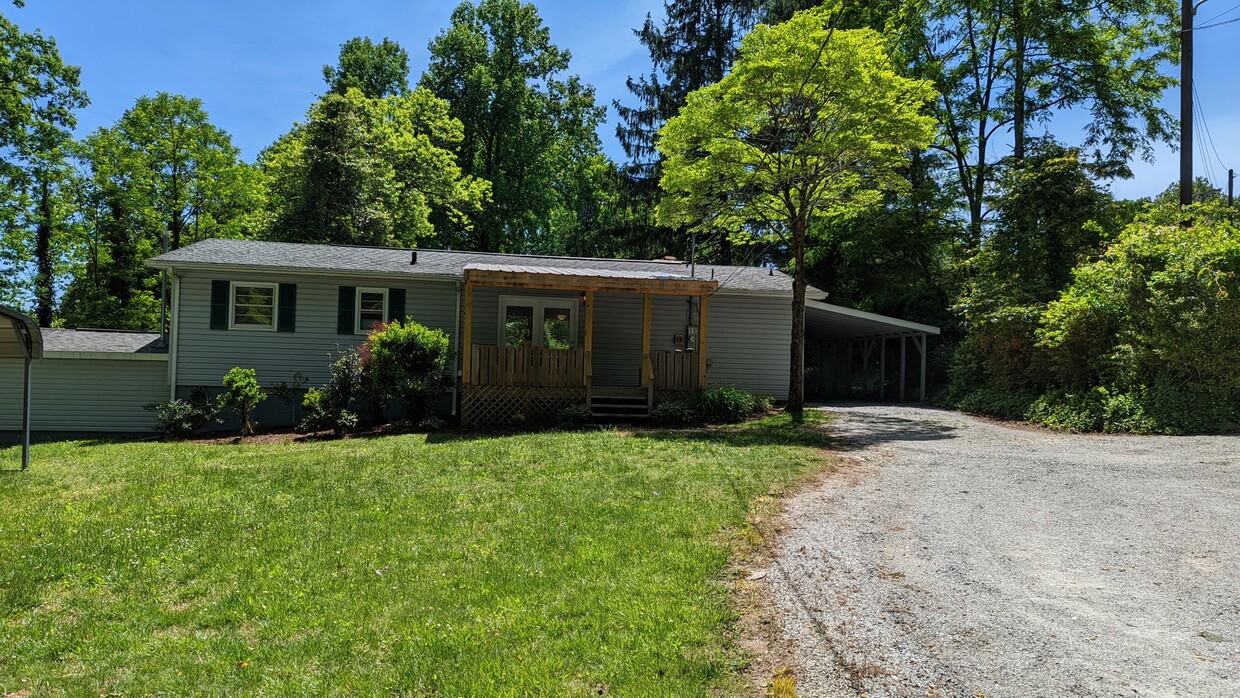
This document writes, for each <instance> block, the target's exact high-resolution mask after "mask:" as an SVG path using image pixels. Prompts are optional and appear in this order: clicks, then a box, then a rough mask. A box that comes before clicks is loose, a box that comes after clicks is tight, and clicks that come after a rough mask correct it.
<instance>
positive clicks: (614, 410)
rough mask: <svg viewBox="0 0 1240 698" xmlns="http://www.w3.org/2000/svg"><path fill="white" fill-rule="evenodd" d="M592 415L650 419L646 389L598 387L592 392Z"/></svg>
mask: <svg viewBox="0 0 1240 698" xmlns="http://www.w3.org/2000/svg"><path fill="white" fill-rule="evenodd" d="M590 413H591V414H593V415H594V416H596V417H649V416H650V407H649V404H648V403H647V402H646V389H645V388H630V387H626V386H597V387H595V388H594V389H593V390H592V391H591V392H590Z"/></svg>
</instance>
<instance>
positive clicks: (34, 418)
mask: <svg viewBox="0 0 1240 698" xmlns="http://www.w3.org/2000/svg"><path fill="white" fill-rule="evenodd" d="M32 368H33V370H32V372H31V376H32V377H31V401H30V406H31V407H30V413H31V419H30V427H31V429H32V430H34V431H79V432H94V431H111V432H122V431H130V432H134V431H150V430H151V429H153V428H154V425H155V419H154V415H153V414H152V413H150V412H147V411H146V410H144V409H142V407H143V405H146V404H148V403H152V402H163V401H166V400H167V399H168V362H167V361H166V360H163V359H162V357H161V359H157V360H137V361H135V360H116V359H60V358H45V359H41V360H38V361H35V362H34V365H33V367H32ZM21 407H22V362H21V361H17V360H7V359H0V431H12V430H17V429H21V424H22V415H21Z"/></svg>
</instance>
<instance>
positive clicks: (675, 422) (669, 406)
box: [650, 400, 700, 427]
mask: <svg viewBox="0 0 1240 698" xmlns="http://www.w3.org/2000/svg"><path fill="white" fill-rule="evenodd" d="M650 421H651V422H653V423H655V424H658V425H659V426H664V427H683V426H686V425H689V424H694V423H696V422H698V421H700V420H699V419H698V414H697V411H696V410H694V409H693V405H691V404H689V401H688V400H664V401H663V402H660V403H659V404H657V405H655V406H654V409H653V410H651V411H650Z"/></svg>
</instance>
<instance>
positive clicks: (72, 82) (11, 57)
mask: <svg viewBox="0 0 1240 698" xmlns="http://www.w3.org/2000/svg"><path fill="white" fill-rule="evenodd" d="M80 72H81V71H80V69H79V68H77V67H76V66H71V65H65V63H64V61H62V60H61V57H60V52H59V50H57V48H56V42H55V41H54V40H53V39H51V38H48V37H45V36H43V35H42V34H41V33H39V32H34V33H25V32H23V31H21V30H20V29H19V28H18V27H17V25H16V24H14V23H13V22H11V21H9V20H8V19H7V18H5V17H4V16H3V15H0V75H3V76H4V86H3V87H0V191H2V192H3V193H4V195H5V196H4V198H3V200H2V201H0V224H3V225H4V226H5V228H4V229H2V230H0V257H2V258H4V260H5V266H6V267H8V269H6V274H5V276H6V277H15V278H21V279H24V280H28V283H26V284H22V283H20V282H15V281H14V278H9V279H7V280H6V282H5V283H4V284H3V286H4V287H7V288H0V293H4V294H5V295H8V296H11V297H16V296H17V295H18V294H19V290H20V289H19V287H20V286H22V285H25V286H26V287H28V288H29V289H30V290H31V291H32V292H33V293H32V295H33V299H34V303H33V305H34V314H35V317H36V319H37V320H38V321H39V324H40V325H43V326H48V325H50V324H52V321H53V319H54V316H55V308H56V283H57V279H56V277H57V272H58V270H60V268H61V267H63V264H64V254H65V247H66V242H67V241H66V239H65V238H66V237H67V227H68V225H69V222H68V221H69V218H70V215H71V211H70V209H69V208H68V207H67V206H65V196H64V190H65V189H66V188H67V187H68V186H69V184H68V181H69V174H70V167H69V164H68V162H67V151H68V148H69V145H70V143H71V142H72V134H71V130H72V129H73V128H74V127H75V126H76V124H77V120H76V117H75V116H74V111H75V110H77V109H80V108H82V107H84V106H86V105H87V104H88V100H87V98H86V93H85V92H84V91H83V90H82V89H81V87H80V86H79V75H80ZM31 262H33V263H31ZM32 266H33V269H31V268H30V267H32Z"/></svg>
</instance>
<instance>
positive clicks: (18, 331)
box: [0, 306, 43, 470]
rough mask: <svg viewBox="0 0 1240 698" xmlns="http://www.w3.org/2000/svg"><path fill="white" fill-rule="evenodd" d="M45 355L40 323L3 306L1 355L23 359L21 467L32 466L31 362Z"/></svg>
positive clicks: (23, 468) (0, 311) (0, 319)
mask: <svg viewBox="0 0 1240 698" xmlns="http://www.w3.org/2000/svg"><path fill="white" fill-rule="evenodd" d="M41 358H43V334H42V333H41V332H39V324H38V323H37V322H35V321H34V320H31V319H30V318H28V317H26V316H25V315H22V314H21V313H19V312H17V311H16V310H13V309H12V308H6V307H4V306H0V359H22V360H24V361H25V370H24V371H23V372H22V470H26V469H28V468H29V467H30V364H31V362H33V361H34V360H35V359H41Z"/></svg>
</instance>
